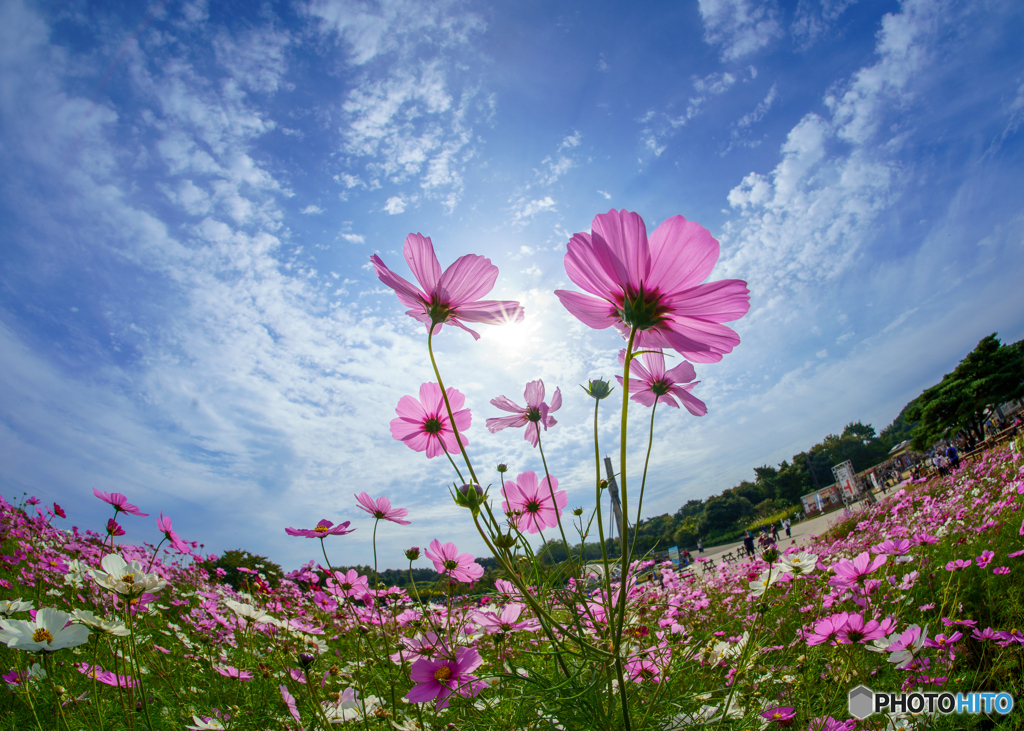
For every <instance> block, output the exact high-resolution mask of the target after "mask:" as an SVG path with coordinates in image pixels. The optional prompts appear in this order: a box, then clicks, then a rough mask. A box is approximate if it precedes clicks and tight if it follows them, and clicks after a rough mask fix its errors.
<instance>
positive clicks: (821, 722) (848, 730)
mask: <svg viewBox="0 0 1024 731" xmlns="http://www.w3.org/2000/svg"><path fill="white" fill-rule="evenodd" d="M855 728H857V721H856V720H854V719H852V718H851V719H849V720H847V721H837V720H836V719H834V718H832V716H825V717H822V718H815V719H814V720H812V721H811V724H810V725H809V726H808V727H807V731H853V729H855Z"/></svg>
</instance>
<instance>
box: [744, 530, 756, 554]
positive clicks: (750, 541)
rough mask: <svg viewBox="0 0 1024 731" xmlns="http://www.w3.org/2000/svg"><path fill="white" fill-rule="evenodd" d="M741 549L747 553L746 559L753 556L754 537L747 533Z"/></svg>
mask: <svg viewBox="0 0 1024 731" xmlns="http://www.w3.org/2000/svg"><path fill="white" fill-rule="evenodd" d="M743 548H744V549H746V551H747V558H750V557H751V556H753V555H754V536H752V535H751V534H750V531H747V535H746V536H744V538H743Z"/></svg>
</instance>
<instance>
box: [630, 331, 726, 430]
mask: <svg viewBox="0 0 1024 731" xmlns="http://www.w3.org/2000/svg"><path fill="white" fill-rule="evenodd" d="M641 357H642V358H643V360H644V363H645V364H646V365H647V367H646V368H645V367H644V366H643V365H641V364H640V361H639V360H637V359H634V360H632V361H630V364H629V372H630V375H632V376H636V378H630V379H629V393H630V394H631V395H630V398H631V399H633V400H634V401H636V402H637V403H640V404H643V405H644V406H654V404H655V402H657V401H661V402H662V403H663V404H668V405H669V406H674V407H675V408H677V409H678V408H679V404H678V403H676V398H678V399H679V400H680V401H682V402H683V406H685V407H686V410H687V411H689V412H690V413H691V414H693V415H694V416H704V414H706V413H708V407H707V406H705V405H704V402H703V401H701V400H700V399H699V398H697V397H696V396H693V395H691V394H690V391H692V390H693V387H694V386H696V385H697V384H698V383H700V381H694V382H693V383H690V381H693V379H694V378H696V377H697V372H696V371H694V370H693V365H692V364H690V363H687V362H686V361H685V360H684V361H683V362H682V363H680V364H679V365H677V366H676V367H675V368H670V369H669V370H667V371H666V370H665V356H664V355H663V354H662V353H661V351H660V350H654V351H648V352H646V353H644V354H643V356H641ZM619 364H620V365H625V364H626V350H625V348H623V349H622V350H620V351H619ZM615 379H616V380H617V381H618V382H619V385H620V386H621V385H622V376H615ZM679 384H685V385H682V386H681V385H679Z"/></svg>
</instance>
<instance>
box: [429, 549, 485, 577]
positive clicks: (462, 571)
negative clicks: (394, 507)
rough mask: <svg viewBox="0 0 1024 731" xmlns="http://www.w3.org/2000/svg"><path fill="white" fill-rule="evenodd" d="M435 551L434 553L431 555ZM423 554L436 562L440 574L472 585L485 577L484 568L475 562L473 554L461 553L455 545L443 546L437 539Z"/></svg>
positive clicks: (435, 565) (435, 566)
mask: <svg viewBox="0 0 1024 731" xmlns="http://www.w3.org/2000/svg"><path fill="white" fill-rule="evenodd" d="M431 551H433V553H431ZM423 553H425V554H426V556H427V558H429V559H430V560H431V561H433V562H434V568H435V569H436V570H437V573H439V574H445V575H446V576H449V577H450V578H452V579H455V580H456V581H462V582H465V583H467V584H470V583H472V582H474V581H476V580H477V579H479V578H480V577H481V576H483V575H484V567H483V566H481V565H480V564H478V563H476V562H475V561H474V560H473V554H471V553H459V549H458V548H456V547H455V544H454V543H445V544H442V543H441V542H440V541H439V540H437V539H436V538H435V539H434V540H432V541H431V542H430V548H429V549H425V550H424V551H423Z"/></svg>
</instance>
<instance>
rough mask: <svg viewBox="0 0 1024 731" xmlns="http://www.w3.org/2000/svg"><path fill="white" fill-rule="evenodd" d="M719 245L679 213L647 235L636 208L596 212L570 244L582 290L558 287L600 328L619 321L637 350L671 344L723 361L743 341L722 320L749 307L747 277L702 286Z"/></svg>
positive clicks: (573, 275) (568, 263) (573, 273)
mask: <svg viewBox="0 0 1024 731" xmlns="http://www.w3.org/2000/svg"><path fill="white" fill-rule="evenodd" d="M718 253H719V247H718V242H717V241H716V240H715V239H714V238H713V237H712V236H711V234H710V233H709V232H708V231H707V229H705V228H704V227H702V226H700V225H699V224H696V223H694V222H692V221H687V220H686V219H685V218H683V217H682V216H673V217H672V218H670V219H668V220H667V221H665V222H664V223H662V224H661V225H660V226H658V228H657V229H656V230H655V231H654V233H653V234H652V235H651V238H650V240H648V238H647V228H646V226H645V225H644V220H643V219H642V218H641V217H640V216H639V215H638V214H636V213H633V212H631V211H625V210H622V211H615V210H612V211H608V213H603V214H600V215H598V216H595V217H594V220H593V223H592V224H591V232H590V233H578V234H576V235H574V236H573V237H572V239H571V240H570V241H569V246H568V252H567V253H566V255H565V271H566V273H567V274H568V275H569V279H571V280H572V281H573V283H574V284H576V285H577V286H578V287H580V288H582V289H584V290H586V291H587V292H589V293H590V294H589V295H588V294H583V293H582V292H568V291H564V290H558V291H556V292H555V294H556V295H558V298H559V299H560V300H561V301H562V305H564V306H565V308H566V309H567V310H569V312H571V313H572V314H573V315H575V316H576V317H577V318H579V319H580V320H581V321H582V322H583V323H585V324H586V325H589V326H590V327H593V328H598V329H603V328H606V327H610V326H614V327H615V328H616V329H618V330H619V332H620V333H622V334H623V335H624V336H626V337H628V335H629V332H630V329H631V328H635V329H636V331H637V336H636V340H635V341H634V344H635V346H636V347H637V349H648V348H670V349H672V350H675V351H676V352H678V353H679V354H680V355H682V356H683V357H684V358H686V359H688V360H691V361H694V362H696V363H716V362H718V361H720V360H721V359H722V356H723V355H724V354H726V353H728V352H730V351H732V349H733V348H734V347H736V345H738V344H739V342H740V338H739V336H738V335H737V334H736V333H735V332H734V331H733V330H731V329H730V328H728V327H726V326H725V325H722V324H721V323H723V322H730V321H732V320H738V319H739V318H741V317H743V316H744V315H745V314H747V310H749V309H750V292H749V291H748V290H747V284H746V282H743V281H740V280H738V279H729V280H722V281H719V282H708V283H706V284H701V282H703V281H704V280H705V279H707V277H708V275H709V274H711V270H712V268H714V266H715V262H717V261H718ZM590 295H595V296H593V297H592V296H590Z"/></svg>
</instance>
